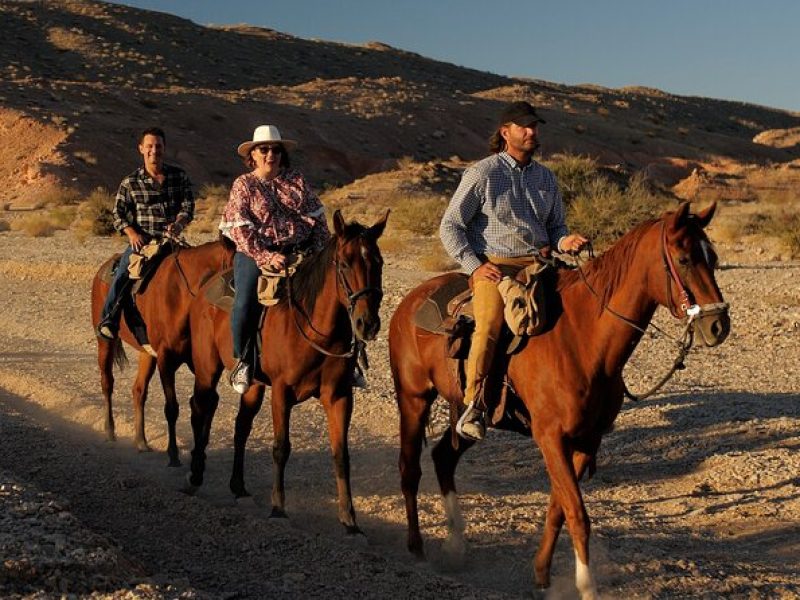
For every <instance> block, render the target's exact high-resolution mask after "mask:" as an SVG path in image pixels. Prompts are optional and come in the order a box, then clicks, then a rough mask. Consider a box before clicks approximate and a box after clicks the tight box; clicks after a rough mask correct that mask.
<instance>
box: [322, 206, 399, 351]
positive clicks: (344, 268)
mask: <svg viewBox="0 0 800 600" xmlns="http://www.w3.org/2000/svg"><path fill="white" fill-rule="evenodd" d="M388 217H389V211H386V214H385V215H384V216H383V218H381V219H379V220H378V221H377V222H376V223H375V224H374V225H372V226H371V227H364V226H363V225H361V224H359V223H355V222H354V223H349V224H347V223H345V221H344V217H343V216H342V213H341V211H339V210H337V211H336V212H335V213H334V214H333V226H334V231H335V232H336V254H335V257H334V262H335V264H336V280H337V285H338V291H339V300H340V301H341V302H342V304H343V305H344V306H345V307H346V308H347V312H348V314H349V315H350V324H351V326H352V328H353V333H354V335H355V336H356V337H357V338H358V339H360V340H363V341H369V340H372V339H374V338H375V336H376V335H378V331H379V330H380V328H381V318H380V316H379V314H378V311H379V309H380V306H381V299H382V298H383V283H382V276H383V258H382V257H381V252H380V249H379V248H378V238H379V237H380V236H381V234H382V233H383V230H384V228H385V227H386V220H387V218H388Z"/></svg>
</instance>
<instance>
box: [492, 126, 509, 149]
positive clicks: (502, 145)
mask: <svg viewBox="0 0 800 600" xmlns="http://www.w3.org/2000/svg"><path fill="white" fill-rule="evenodd" d="M505 149H506V141H505V140H504V139H503V136H502V135H500V127H498V128H497V131H495V132H494V133H493V134H492V136H491V137H490V138H489V152H491V153H492V154H497V153H498V152H502V151H503V150H505Z"/></svg>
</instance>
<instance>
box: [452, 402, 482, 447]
mask: <svg viewBox="0 0 800 600" xmlns="http://www.w3.org/2000/svg"><path fill="white" fill-rule="evenodd" d="M456 433H457V434H458V435H460V436H461V437H463V438H464V439H466V440H472V441H473V442H479V441H481V440H482V439H483V438H484V436H486V423H484V415H483V411H482V410H480V409H479V408H476V406H475V401H474V400H472V401H471V402H470V403H469V404H468V405H467V408H466V409H465V410H464V412H463V414H462V415H461V417H460V418H459V419H458V423H456Z"/></svg>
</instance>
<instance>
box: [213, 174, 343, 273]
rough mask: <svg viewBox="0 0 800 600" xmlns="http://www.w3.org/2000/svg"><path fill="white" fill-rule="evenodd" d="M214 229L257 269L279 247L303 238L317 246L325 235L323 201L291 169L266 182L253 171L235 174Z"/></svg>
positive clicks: (299, 241) (326, 226) (323, 242)
mask: <svg viewBox="0 0 800 600" xmlns="http://www.w3.org/2000/svg"><path fill="white" fill-rule="evenodd" d="M219 228H220V230H221V231H222V234H223V235H224V236H225V237H228V238H230V239H231V240H233V242H234V243H235V244H236V249H237V250H238V251H239V252H242V253H243V254H246V255H248V256H250V257H251V258H252V259H253V260H255V261H256V264H257V265H258V266H259V267H260V268H263V267H265V266H267V265H268V264H269V262H270V259H271V258H272V257H273V255H274V254H275V253H276V251H277V249H278V246H281V245H285V244H299V243H303V242H306V243H309V245H310V246H311V247H312V248H313V249H314V250H315V251H316V250H319V249H321V248H322V247H323V246H324V245H325V242H326V241H327V240H328V238H329V237H330V231H329V230H328V224H327V222H326V220H325V210H324V208H323V207H322V203H321V202H320V201H319V198H318V197H317V195H316V194H315V193H314V192H313V191H312V189H311V186H310V185H309V183H308V181H306V179H305V177H303V175H301V174H300V173H299V172H298V171H294V170H288V171H285V172H282V173H281V174H280V175H278V176H277V177H275V178H274V179H271V180H269V181H267V180H264V179H261V178H260V177H258V176H257V175H255V174H254V173H252V172H251V173H245V174H244V175H241V176H240V177H238V178H237V179H236V181H234V182H233V186H232V187H231V193H230V198H229V199H228V204H227V205H226V206H225V210H224V211H223V213H222V221H221V222H220V224H219Z"/></svg>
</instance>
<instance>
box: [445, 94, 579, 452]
mask: <svg viewBox="0 0 800 600" xmlns="http://www.w3.org/2000/svg"><path fill="white" fill-rule="evenodd" d="M540 123H544V121H543V120H542V119H541V118H540V117H539V115H538V114H537V113H536V109H535V108H534V107H533V106H531V105H530V104H529V103H527V102H514V103H512V104H510V105H508V106H507V107H506V108H505V110H503V112H502V114H501V116H500V122H499V127H498V129H497V131H496V132H495V133H494V135H493V136H492V138H491V140H490V142H489V147H490V150H491V151H492V152H493V154H492V155H490V156H488V157H486V158H484V159H483V160H480V161H478V162H477V163H475V164H473V165H471V166H470V167H469V168H468V169H467V170H466V171H464V175H463V176H462V178H461V183H460V184H459V186H458V189H457V190H456V192H455V194H453V197H452V199H451V200H450V204H449V205H448V207H447V210H446V211H445V214H444V216H443V217H442V223H441V226H440V228H439V234H440V236H441V239H442V243H443V244H444V248H445V250H446V251H447V253H448V254H449V255H450V256H451V257H452V258H453V259H454V260H456V261H458V262H459V263H460V264H461V266H462V267H463V268H464V270H465V271H466V272H467V273H470V279H471V282H472V289H473V310H474V313H475V332H474V333H473V336H472V344H471V347H470V351H469V356H468V358H467V365H466V383H467V389H466V391H465V393H464V404H465V405H466V409H465V410H464V412H463V413H462V415H461V417H460V419H459V420H458V424H457V426H456V431H457V432H458V434H459V435H461V436H462V437H464V438H466V439H470V440H481V439H483V437H484V435H485V433H486V425H485V419H484V413H485V411H486V405H485V403H484V401H483V391H484V390H483V386H484V382H485V379H486V376H487V375H488V373H489V369H490V368H491V364H492V360H493V358H494V350H495V346H496V344H497V340H498V339H499V337H500V331H501V328H502V326H503V307H504V306H503V299H502V297H501V296H500V292H499V291H498V289H497V284H498V283H499V282H500V280H501V278H502V277H503V274H502V272H501V267H503V266H510V267H514V268H516V267H519V268H523V267H525V266H527V265H529V264H531V263H533V262H534V261H535V260H536V256H537V255H539V254H541V255H543V256H547V255H549V253H550V251H551V249H552V248H556V249H558V250H559V251H561V252H579V251H580V250H581V249H582V248H583V247H584V246H585V245H586V244H587V243H588V240H587V239H586V238H585V237H583V236H582V235H580V234H571V235H570V234H569V231H568V230H567V226H566V224H565V222H564V205H563V202H562V200H561V194H560V192H559V191H558V184H557V183H556V179H555V176H554V175H553V173H552V171H550V170H549V169H547V168H546V167H544V166H543V165H541V164H539V163H538V162H536V161H535V160H532V157H533V153H534V151H535V150H536V149H537V148H538V147H539V143H538V126H539V124H540Z"/></svg>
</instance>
